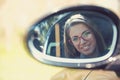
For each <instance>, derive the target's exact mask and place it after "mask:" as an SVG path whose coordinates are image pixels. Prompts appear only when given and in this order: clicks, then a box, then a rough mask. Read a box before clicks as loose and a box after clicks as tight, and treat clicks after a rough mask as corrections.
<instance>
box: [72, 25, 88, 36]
mask: <svg viewBox="0 0 120 80" xmlns="http://www.w3.org/2000/svg"><path fill="white" fill-rule="evenodd" d="M86 30H90V29H89V28H88V26H86V25H84V24H77V25H74V26H72V27H71V28H70V36H74V35H76V36H77V35H81V34H82V33H83V32H84V31H86Z"/></svg>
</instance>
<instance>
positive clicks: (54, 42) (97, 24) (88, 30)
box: [29, 11, 117, 59]
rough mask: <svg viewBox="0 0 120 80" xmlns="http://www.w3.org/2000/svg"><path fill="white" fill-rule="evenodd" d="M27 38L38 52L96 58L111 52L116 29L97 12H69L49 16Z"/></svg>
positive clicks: (68, 56) (57, 55)
mask: <svg viewBox="0 0 120 80" xmlns="http://www.w3.org/2000/svg"><path fill="white" fill-rule="evenodd" d="M31 34H32V35H30V39H29V40H30V41H31V43H32V45H33V46H34V48H35V49H36V50H37V51H38V52H40V53H41V54H46V55H50V56H54V57H61V58H78V59H79V58H80V59H85V58H86V59H88V58H97V57H101V58H104V57H109V56H111V55H112V53H113V51H114V48H115V42H116V40H117V39H116V38H117V37H116V36H117V29H116V26H115V25H114V23H113V22H112V20H111V19H110V18H109V17H107V16H105V15H103V14H100V13H98V12H93V11H76V12H75V11H70V12H66V13H62V14H56V15H54V16H49V17H47V18H45V19H43V20H42V21H40V22H38V23H37V24H35V25H34V27H33V28H32V33H31Z"/></svg>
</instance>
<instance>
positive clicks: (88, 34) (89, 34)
mask: <svg viewBox="0 0 120 80" xmlns="http://www.w3.org/2000/svg"><path fill="white" fill-rule="evenodd" d="M90 38H92V32H91V31H89V30H86V31H84V32H83V33H82V35H81V36H80V37H79V36H73V37H72V38H71V40H72V42H73V43H79V42H80V39H83V40H85V41H87V40H89V39H90Z"/></svg>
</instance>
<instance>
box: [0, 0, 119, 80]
mask: <svg viewBox="0 0 120 80" xmlns="http://www.w3.org/2000/svg"><path fill="white" fill-rule="evenodd" d="M86 4H89V5H97V6H102V7H105V8H107V9H110V10H112V11H113V12H114V13H116V14H117V15H118V16H119V17H120V0H0V80H41V79H42V80H50V78H51V77H52V76H53V75H55V74H56V73H58V72H59V71H61V70H63V69H64V68H63V67H56V66H50V65H46V64H42V63H40V62H38V61H36V60H35V59H33V58H32V57H31V56H30V55H29V52H28V51H27V48H26V47H25V45H24V44H25V36H26V34H27V31H28V29H29V27H30V26H31V25H32V24H33V23H34V22H36V21H37V20H38V19H40V18H42V17H43V16H45V15H47V14H50V13H52V12H54V11H58V10H59V9H63V8H67V7H69V6H77V5H86Z"/></svg>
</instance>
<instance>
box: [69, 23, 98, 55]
mask: <svg viewBox="0 0 120 80" xmlns="http://www.w3.org/2000/svg"><path fill="white" fill-rule="evenodd" d="M70 38H71V42H72V44H73V45H74V47H75V48H76V49H77V50H78V51H79V52H80V53H82V54H84V55H89V54H92V53H93V51H94V50H95V48H96V39H95V36H94V35H93V33H92V31H91V30H90V29H89V28H88V27H87V26H86V25H84V24H77V25H74V26H72V27H71V28H70Z"/></svg>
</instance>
